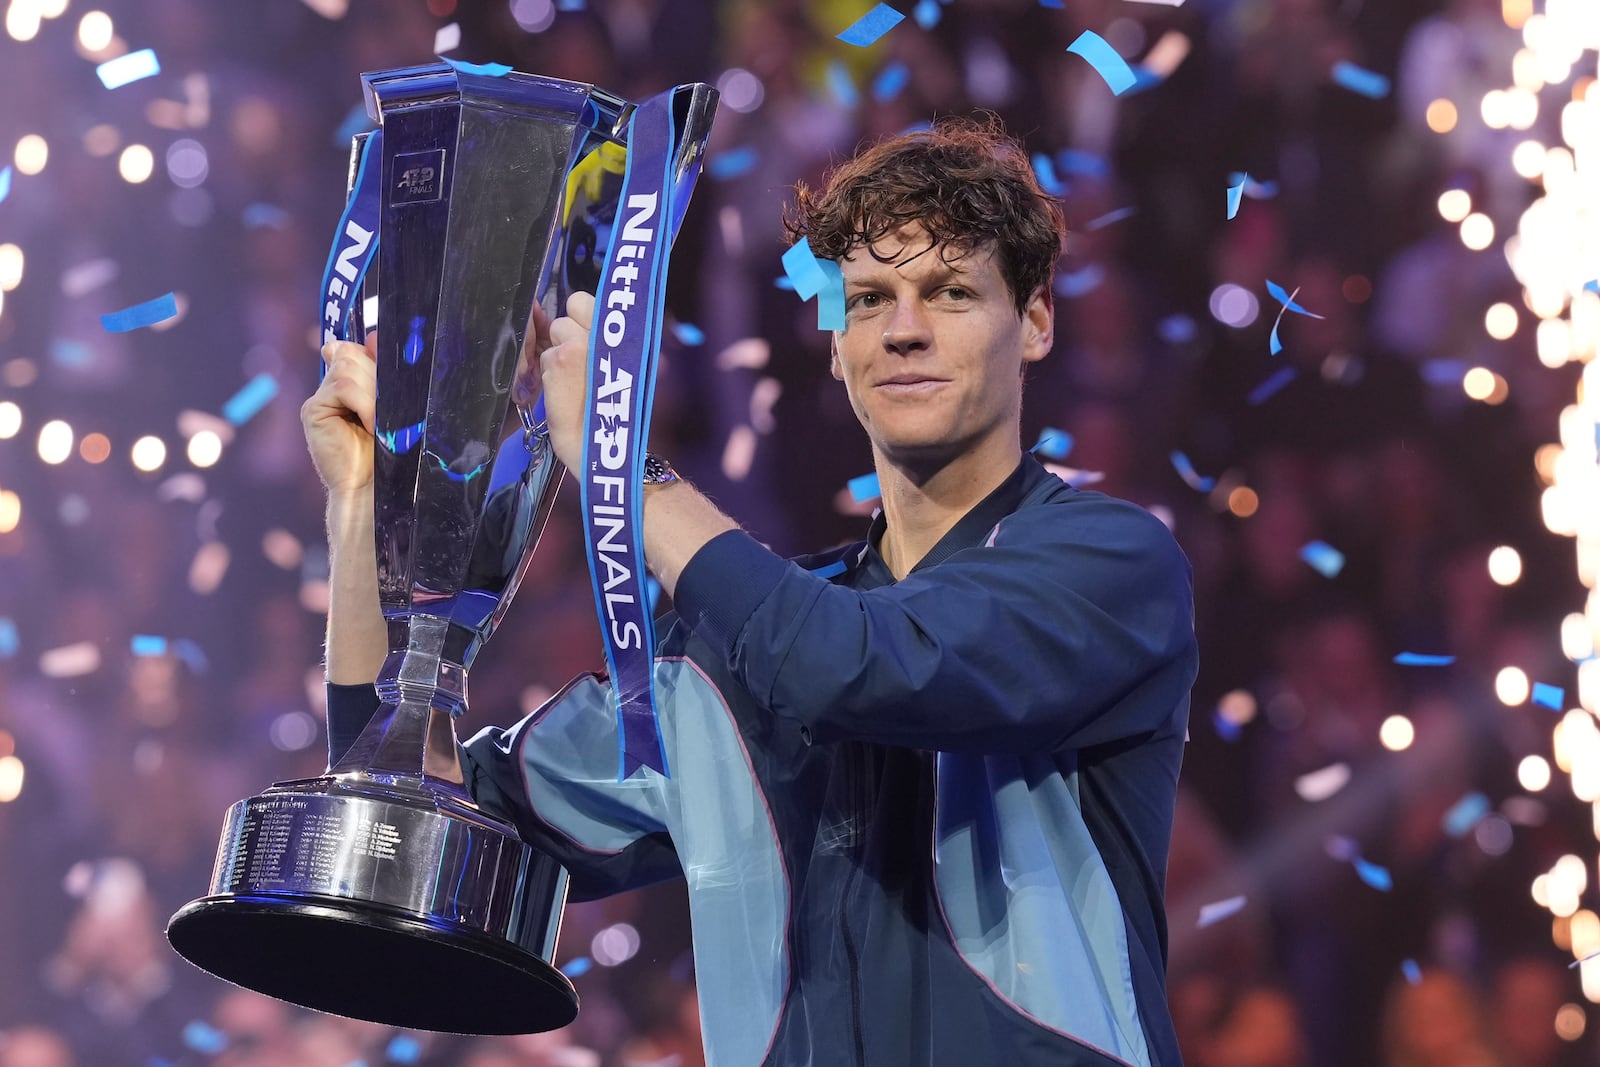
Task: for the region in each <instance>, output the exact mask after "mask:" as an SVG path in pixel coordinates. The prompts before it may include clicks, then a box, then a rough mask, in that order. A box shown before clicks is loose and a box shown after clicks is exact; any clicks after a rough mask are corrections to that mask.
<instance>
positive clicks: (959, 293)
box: [944, 285, 972, 300]
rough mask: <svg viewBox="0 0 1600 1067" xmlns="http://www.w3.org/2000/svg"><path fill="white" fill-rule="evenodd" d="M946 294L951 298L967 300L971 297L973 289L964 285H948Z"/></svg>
mask: <svg viewBox="0 0 1600 1067" xmlns="http://www.w3.org/2000/svg"><path fill="white" fill-rule="evenodd" d="M944 295H945V296H947V297H949V298H950V299H951V300H967V299H970V298H971V296H972V291H971V290H970V289H967V288H965V287H964V286H960V285H951V286H948V287H946V289H945V290H944Z"/></svg>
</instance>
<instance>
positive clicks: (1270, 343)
mask: <svg viewBox="0 0 1600 1067" xmlns="http://www.w3.org/2000/svg"><path fill="white" fill-rule="evenodd" d="M1282 325H1283V309H1282V308H1279V309H1278V317H1277V318H1275V319H1273V320H1272V336H1271V337H1268V338H1267V354H1268V355H1273V356H1275V355H1277V354H1278V353H1279V352H1282V351H1283V342H1282V341H1280V340H1278V327H1279V326H1282Z"/></svg>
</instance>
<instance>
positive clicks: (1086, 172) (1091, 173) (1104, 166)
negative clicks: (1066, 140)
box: [1056, 148, 1111, 178]
mask: <svg viewBox="0 0 1600 1067" xmlns="http://www.w3.org/2000/svg"><path fill="white" fill-rule="evenodd" d="M1056 166H1058V167H1060V168H1061V169H1062V171H1064V172H1065V173H1067V174H1076V175H1079V176H1081V177H1084V178H1104V177H1106V176H1107V175H1109V174H1110V173H1111V164H1110V163H1109V162H1107V161H1106V159H1105V157H1104V156H1097V155H1095V154H1094V153H1093V152H1085V151H1083V149H1081V148H1064V149H1062V150H1061V151H1059V152H1057V153H1056Z"/></svg>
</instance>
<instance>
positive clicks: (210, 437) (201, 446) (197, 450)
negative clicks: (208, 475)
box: [186, 430, 222, 467]
mask: <svg viewBox="0 0 1600 1067" xmlns="http://www.w3.org/2000/svg"><path fill="white" fill-rule="evenodd" d="M186 451H187V453H188V457H189V462H190V463H192V464H194V465H195V466H196V467H209V466H212V465H213V464H215V463H216V462H217V460H219V459H221V458H222V438H220V437H218V436H217V434H216V432H215V431H213V430H201V431H200V432H198V433H196V434H194V435H193V436H191V437H190V438H189V444H188V448H187V450H186Z"/></svg>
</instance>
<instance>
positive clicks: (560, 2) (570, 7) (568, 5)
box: [556, 0, 584, 11]
mask: <svg viewBox="0 0 1600 1067" xmlns="http://www.w3.org/2000/svg"><path fill="white" fill-rule="evenodd" d="M583 2H584V0H556V10H557V11H582V10H583Z"/></svg>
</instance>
